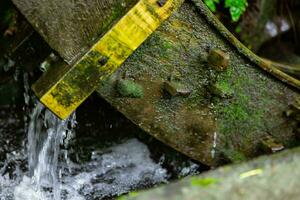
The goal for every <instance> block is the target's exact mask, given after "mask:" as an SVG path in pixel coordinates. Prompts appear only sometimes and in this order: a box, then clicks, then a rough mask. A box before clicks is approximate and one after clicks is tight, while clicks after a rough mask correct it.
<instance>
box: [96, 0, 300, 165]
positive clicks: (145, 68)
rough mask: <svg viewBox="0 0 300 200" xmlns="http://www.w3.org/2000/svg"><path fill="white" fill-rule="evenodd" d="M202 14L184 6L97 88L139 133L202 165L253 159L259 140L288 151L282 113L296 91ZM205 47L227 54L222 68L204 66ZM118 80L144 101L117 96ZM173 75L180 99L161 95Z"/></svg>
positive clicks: (290, 135) (288, 127) (287, 124)
mask: <svg viewBox="0 0 300 200" xmlns="http://www.w3.org/2000/svg"><path fill="white" fill-rule="evenodd" d="M204 14H206V13H203V12H202V11H201V9H200V10H199V9H198V8H197V7H196V6H195V5H194V4H193V3H192V2H190V1H186V2H185V3H184V4H183V6H182V7H181V8H180V9H179V11H178V12H176V13H175V14H174V15H173V16H172V17H171V18H170V19H169V20H168V21H166V22H165V23H164V24H163V25H162V26H161V27H160V28H159V29H158V30H157V31H156V32H155V33H154V34H153V35H152V36H151V38H150V39H149V40H148V41H147V42H146V43H145V44H143V45H142V46H141V48H139V49H138V50H137V51H136V53H134V54H133V55H132V56H131V57H130V58H129V59H128V60H127V61H126V62H125V64H124V65H123V66H122V68H120V70H118V72H117V73H115V74H114V75H113V76H112V77H111V78H110V79H108V80H106V81H104V82H102V85H101V86H100V87H99V88H98V90H97V91H98V92H99V93H100V94H101V96H102V97H104V98H105V99H106V100H107V101H108V102H110V103H111V104H112V105H113V106H115V107H117V108H118V110H119V111H121V112H122V113H123V114H124V115H125V116H126V117H128V118H129V119H131V120H132V121H133V122H134V123H136V124H137V125H139V126H140V127H141V128H142V129H144V130H146V131H147V132H148V133H150V134H151V135H153V136H154V137H156V138H158V139H159V140H161V141H163V142H164V143H166V144H169V145H170V146H172V147H173V148H175V149H177V150H179V151H181V152H183V153H185V154H186V155H188V156H190V157H192V158H194V159H196V160H198V161H200V162H202V163H204V164H207V165H218V164H222V163H224V162H239V161H241V160H244V159H247V158H249V157H253V156H257V155H258V154H260V152H259V149H258V146H259V143H260V141H261V139H262V138H264V137H266V136H272V137H274V138H275V139H277V140H279V141H281V142H282V143H283V144H284V145H285V146H286V147H290V146H293V145H294V141H295V136H294V132H293V129H294V128H295V126H294V123H293V122H292V121H290V120H289V119H288V118H286V117H285V116H284V114H283V113H284V111H285V110H286V109H287V108H288V105H289V104H291V103H293V102H294V100H295V99H296V98H297V97H299V94H298V92H296V91H295V90H293V89H292V88H291V87H289V86H288V85H286V84H284V83H282V82H281V81H279V80H277V79H275V78H274V77H273V76H271V75H270V74H268V73H266V72H265V71H263V70H262V69H260V68H259V67H258V65H256V64H254V63H253V62H251V61H250V60H248V59H247V58H246V57H245V56H244V55H242V54H240V53H239V51H238V50H236V47H235V46H232V44H230V43H229V42H227V40H226V39H225V38H224V37H223V36H222V34H220V32H219V31H218V30H217V29H215V28H214V27H213V26H212V25H210V23H208V21H207V20H206V17H205V15H204ZM213 48H217V49H220V50H222V51H223V52H226V53H227V54H229V57H230V60H229V66H228V68H227V70H226V71H223V72H218V71H216V70H214V68H213V66H210V65H209V64H208V62H207V57H208V54H209V50H210V49H213ZM123 77H128V78H130V79H132V80H135V81H136V82H137V83H139V84H140V85H142V86H143V87H144V97H143V98H141V99H133V98H120V97H119V96H118V94H117V92H116V88H115V83H116V82H117V81H118V79H120V78H123ZM174 77H175V78H176V79H177V80H178V81H179V82H180V83H182V84H185V85H187V86H188V87H189V88H190V89H191V94H190V95H189V96H188V97H170V96H168V95H166V94H165V92H164V91H163V89H162V88H163V83H164V82H165V81H168V80H170V79H173V78H174ZM212 85H217V86H218V89H219V90H220V91H221V93H222V92H223V93H224V94H228V95H218V94H215V91H211V90H210V88H211V86H212Z"/></svg>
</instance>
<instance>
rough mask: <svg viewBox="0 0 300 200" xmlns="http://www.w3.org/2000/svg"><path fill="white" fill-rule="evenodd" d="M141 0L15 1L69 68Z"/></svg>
mask: <svg viewBox="0 0 300 200" xmlns="http://www.w3.org/2000/svg"><path fill="white" fill-rule="evenodd" d="M137 1H138V0H88V1H86V0H78V1H73V0H63V1H61V0H51V1H48V0H13V2H14V3H15V5H16V6H17V7H18V9H19V10H20V11H21V12H22V13H23V14H24V15H25V17H26V18H27V19H28V21H30V23H31V24H32V25H33V27H34V28H35V29H36V30H37V31H38V32H39V33H40V34H41V35H42V36H43V37H44V39H45V40H46V41H47V42H48V43H49V44H50V46H51V47H52V48H53V49H54V50H56V51H57V52H58V53H59V54H60V55H61V56H62V57H63V58H64V60H65V61H67V62H68V63H69V64H70V63H73V62H75V61H76V60H77V59H79V58H80V57H81V56H82V55H83V54H84V53H85V52H86V51H87V50H89V49H90V47H91V46H92V45H93V44H94V42H95V40H97V39H99V37H100V36H101V35H103V34H104V33H105V32H106V31H108V30H109V29H110V28H111V26H112V25H113V24H114V23H115V22H116V21H118V20H119V19H120V18H121V17H122V16H123V15H125V14H126V12H127V11H128V10H129V9H130V8H132V7H133V6H134V5H135V4H136V3H137Z"/></svg>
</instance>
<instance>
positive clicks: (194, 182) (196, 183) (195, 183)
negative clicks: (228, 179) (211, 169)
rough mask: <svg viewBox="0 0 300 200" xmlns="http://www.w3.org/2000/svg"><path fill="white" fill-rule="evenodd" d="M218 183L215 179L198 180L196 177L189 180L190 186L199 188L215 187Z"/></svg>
mask: <svg viewBox="0 0 300 200" xmlns="http://www.w3.org/2000/svg"><path fill="white" fill-rule="evenodd" d="M219 182H220V181H219V180H218V179H215V178H209V177H208V178H198V177H192V178H191V184H192V186H200V187H208V186H210V185H215V184H217V183H219Z"/></svg>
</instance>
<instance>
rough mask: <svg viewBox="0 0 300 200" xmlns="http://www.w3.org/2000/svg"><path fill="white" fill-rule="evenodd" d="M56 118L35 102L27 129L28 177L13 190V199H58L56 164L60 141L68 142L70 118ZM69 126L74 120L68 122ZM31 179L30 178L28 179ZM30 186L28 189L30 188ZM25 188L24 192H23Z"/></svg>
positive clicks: (58, 186)
mask: <svg viewBox="0 0 300 200" xmlns="http://www.w3.org/2000/svg"><path fill="white" fill-rule="evenodd" d="M72 120H75V117H71V119H70V120H59V119H58V118H57V117H56V116H54V115H53V114H52V113H51V112H50V111H49V110H47V109H45V107H44V106H43V105H42V104H40V103H38V104H37V105H36V107H35V108H34V110H33V113H32V115H31V120H30V123H29V128H28V166H29V177H30V178H29V177H27V176H25V177H24V178H23V181H22V182H21V184H20V185H19V186H18V187H16V189H15V199H16V200H18V199H20V200H21V199H22V200H24V199H25V197H24V195H23V194H24V192H25V191H26V192H25V193H26V194H28V200H29V199H30V200H33V199H38V200H45V199H54V200H60V199H61V198H60V182H59V180H58V174H57V167H58V156H59V151H60V144H63V141H67V140H68V138H71V137H67V134H68V133H69V134H70V132H72V131H70V130H69V129H68V123H69V121H72ZM71 124H72V125H74V124H75V122H71ZM29 180H30V181H29ZM30 188H31V189H30ZM24 190H25V191H24Z"/></svg>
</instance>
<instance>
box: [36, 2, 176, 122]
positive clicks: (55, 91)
mask: <svg viewBox="0 0 300 200" xmlns="http://www.w3.org/2000/svg"><path fill="white" fill-rule="evenodd" d="M181 3H182V0H169V1H166V2H165V4H163V5H159V4H158V3H157V2H156V1H155V0H140V1H139V2H138V3H137V4H136V5H135V6H134V7H133V8H132V9H130V11H128V13H126V14H125V15H124V16H123V17H122V18H121V19H120V20H119V21H118V22H117V23H116V24H115V25H114V26H113V28H111V29H110V30H109V31H108V32H107V33H106V34H105V35H104V36H103V37H101V39H99V41H97V42H96V43H95V44H94V45H93V47H92V48H91V49H90V50H89V51H88V52H87V53H86V54H85V55H84V56H83V57H82V58H80V60H78V61H77V62H76V63H75V64H74V66H72V67H69V66H66V65H60V67H59V70H57V69H54V68H53V69H52V72H48V74H45V75H44V76H43V77H41V78H40V79H39V80H38V81H37V83H36V84H35V85H34V86H33V90H34V91H35V93H36V94H37V96H38V97H39V99H40V101H41V102H42V103H43V104H45V105H46V106H47V107H48V108H49V109H50V110H51V111H52V112H53V113H55V114H56V115H57V116H58V117H60V118H62V119H66V118H67V117H68V116H69V115H70V114H71V113H73V112H74V111H75V109H76V108H77V107H78V106H79V105H80V104H81V103H82V102H83V101H84V100H85V99H86V98H87V97H88V96H89V95H90V94H91V93H92V92H93V91H94V90H96V88H97V86H98V85H99V83H100V81H101V80H103V79H104V78H106V77H108V76H109V75H111V74H112V73H113V72H115V71H116V70H117V69H118V68H119V67H120V66H121V64H122V63H123V62H124V61H125V60H126V59H127V58H128V57H129V56H130V55H131V54H132V53H133V52H134V51H135V50H136V49H137V48H138V47H139V46H140V45H141V44H142V43H143V42H144V41H145V40H146V39H147V38H148V37H149V36H150V35H151V34H152V33H153V32H154V31H155V30H156V29H157V28H158V27H159V25H160V24H161V23H162V22H163V21H164V20H166V19H167V18H168V17H169V16H170V15H171V14H172V13H173V12H174V11H175V10H176V9H177V8H178V7H179V6H180V5H181ZM53 70H54V72H53ZM50 71H51V69H50ZM51 73H54V74H56V76H49V74H51Z"/></svg>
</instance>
